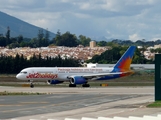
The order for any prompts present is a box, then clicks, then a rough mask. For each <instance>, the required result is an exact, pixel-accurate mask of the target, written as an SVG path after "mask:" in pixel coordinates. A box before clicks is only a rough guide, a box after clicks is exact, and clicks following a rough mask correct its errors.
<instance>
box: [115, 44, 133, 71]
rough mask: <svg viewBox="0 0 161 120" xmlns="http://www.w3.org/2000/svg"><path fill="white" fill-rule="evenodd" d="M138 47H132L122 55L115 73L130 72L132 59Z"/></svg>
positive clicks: (116, 65)
mask: <svg viewBox="0 0 161 120" xmlns="http://www.w3.org/2000/svg"><path fill="white" fill-rule="evenodd" d="M135 49H136V46H130V47H129V48H128V49H127V50H126V52H125V53H124V54H123V55H122V57H121V58H120V59H119V61H118V62H117V63H116V64H115V66H114V70H113V71H114V72H124V71H129V70H130V64H131V62H132V57H133V55H134V51H135Z"/></svg>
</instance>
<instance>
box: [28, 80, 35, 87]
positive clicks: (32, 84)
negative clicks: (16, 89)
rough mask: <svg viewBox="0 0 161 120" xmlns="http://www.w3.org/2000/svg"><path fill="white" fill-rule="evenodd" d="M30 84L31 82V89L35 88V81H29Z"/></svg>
mask: <svg viewBox="0 0 161 120" xmlns="http://www.w3.org/2000/svg"><path fill="white" fill-rule="evenodd" d="M28 82H30V88H34V83H33V80H29V81H28Z"/></svg>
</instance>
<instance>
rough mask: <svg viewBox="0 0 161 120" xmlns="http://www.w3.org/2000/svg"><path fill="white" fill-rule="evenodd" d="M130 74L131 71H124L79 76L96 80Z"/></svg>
mask: <svg viewBox="0 0 161 120" xmlns="http://www.w3.org/2000/svg"><path fill="white" fill-rule="evenodd" d="M128 73H131V71H126V72H114V73H98V74H86V75H81V77H83V78H85V79H87V80H88V79H92V80H95V79H98V78H101V77H104V76H113V75H121V74H128ZM71 77H74V76H68V77H67V78H71Z"/></svg>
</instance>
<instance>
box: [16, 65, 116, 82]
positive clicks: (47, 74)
mask: <svg viewBox="0 0 161 120" xmlns="http://www.w3.org/2000/svg"><path fill="white" fill-rule="evenodd" d="M112 70H113V68H105V67H104V68H103V67H101V68H100V67H99V68H98V67H97V68H85V67H31V68H25V69H23V70H22V71H21V72H20V73H19V74H17V76H16V78H18V79H20V80H53V79H56V80H60V81H66V80H69V79H68V78H67V77H68V76H82V75H92V74H104V73H110V72H112Z"/></svg>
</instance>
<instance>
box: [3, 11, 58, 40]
mask: <svg viewBox="0 0 161 120" xmlns="http://www.w3.org/2000/svg"><path fill="white" fill-rule="evenodd" d="M8 26H9V27H10V31H11V32H10V35H11V37H17V36H19V35H22V36H23V37H24V38H34V37H37V34H38V30H39V29H42V28H40V27H37V26H34V25H31V24H29V23H27V22H24V21H22V20H20V19H18V18H15V17H13V16H10V15H8V14H6V13H3V12H1V11H0V34H3V35H4V36H5V34H6V32H7V27H8ZM44 30H45V29H44ZM53 37H55V34H54V33H52V32H50V39H52V38H53Z"/></svg>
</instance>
